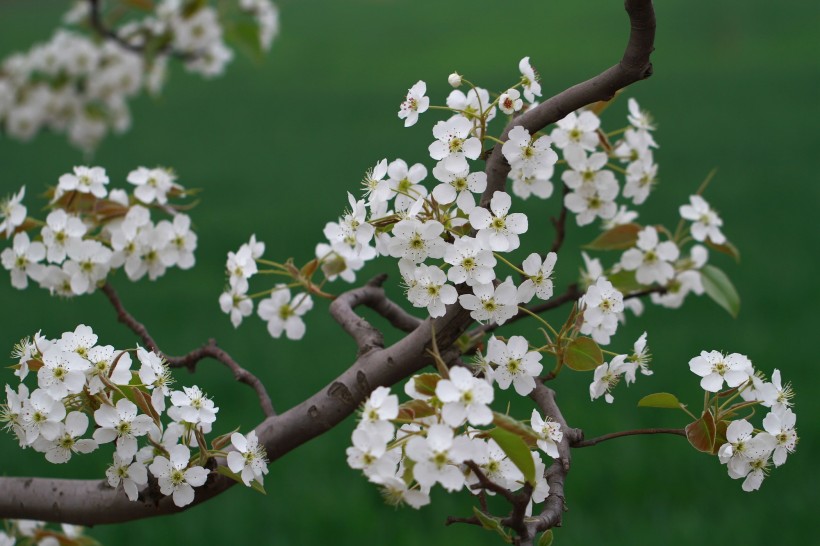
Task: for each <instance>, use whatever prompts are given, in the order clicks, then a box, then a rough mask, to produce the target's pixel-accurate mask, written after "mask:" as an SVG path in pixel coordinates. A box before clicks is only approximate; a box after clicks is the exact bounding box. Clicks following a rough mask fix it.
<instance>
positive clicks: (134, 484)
mask: <svg viewBox="0 0 820 546" xmlns="http://www.w3.org/2000/svg"><path fill="white" fill-rule="evenodd" d="M105 476H106V478H107V479H108V485H110V486H111V487H115V488H116V487H119V485H120V484H122V488H123V490H124V491H125V494H126V496H127V497H128V500H130V501H132V502H133V501H135V500H137V496H138V494H139V487H142V486H144V485H146V484H147V483H148V471H147V469H146V468H145V465H144V464H142V463H140V462H133V457H125V458H123V457H120V456H119V455H118V454H116V453H114V462H113V463H112V464H111V466H109V467H108V468H107V469H106V470H105Z"/></svg>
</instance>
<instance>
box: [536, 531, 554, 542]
mask: <svg viewBox="0 0 820 546" xmlns="http://www.w3.org/2000/svg"><path fill="white" fill-rule="evenodd" d="M553 538H554V537H553V536H552V529H547V530H546V532H545V533H544V534H543V535H541V538H539V539H538V546H551V545H552V540H553Z"/></svg>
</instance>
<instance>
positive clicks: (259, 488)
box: [216, 466, 268, 495]
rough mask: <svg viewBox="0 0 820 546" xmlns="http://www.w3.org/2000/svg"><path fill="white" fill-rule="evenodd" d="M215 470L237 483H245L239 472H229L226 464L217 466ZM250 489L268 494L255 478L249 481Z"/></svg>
mask: <svg viewBox="0 0 820 546" xmlns="http://www.w3.org/2000/svg"><path fill="white" fill-rule="evenodd" d="M216 471H217V472H218V473H220V474H222V475H223V476H226V477H228V478H230V479H232V480H233V481H235V482H237V483H241V484H242V485H245V482H243V481H242V478H241V477H240V476H239V474H236V473H235V472H231V469H230V468H228V467H227V466H219V467H217V469H216ZM251 489H253V490H254V491H258V492H259V493H262V494H263V495H267V494H268V492H267V491H265V488H264V487H263V486H262V484H261V483H259V482H258V481H256V480H253V481H252V482H251Z"/></svg>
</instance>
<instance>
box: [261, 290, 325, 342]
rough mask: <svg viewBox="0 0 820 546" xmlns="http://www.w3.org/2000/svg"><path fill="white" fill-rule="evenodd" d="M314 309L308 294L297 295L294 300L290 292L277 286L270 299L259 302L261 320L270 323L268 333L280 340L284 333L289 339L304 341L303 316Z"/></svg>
mask: <svg viewBox="0 0 820 546" xmlns="http://www.w3.org/2000/svg"><path fill="white" fill-rule="evenodd" d="M311 309H313V298H311V297H310V295H309V294H307V293H300V294H296V295H295V296H294V297H293V298H292V299H291V296H290V290H289V289H288V288H286V287H285V286H284V285H277V286H276V287H275V289H274V291H273V293H272V294H271V295H270V297H269V298H267V299H264V300H262V301H261V302H259V308H258V310H257V313H258V314H259V318H261V319H262V320H264V321H267V323H268V333H269V334H270V335H271V337H273V338H276V339H279V338H280V337H281V336H282V333H283V332H284V333H285V336H286V337H287V338H288V339H296V340H298V339H302V338H303V337H304V335H305V322H304V320H302V316H303V315H304V314H305V313H307V312H308V311H310V310H311Z"/></svg>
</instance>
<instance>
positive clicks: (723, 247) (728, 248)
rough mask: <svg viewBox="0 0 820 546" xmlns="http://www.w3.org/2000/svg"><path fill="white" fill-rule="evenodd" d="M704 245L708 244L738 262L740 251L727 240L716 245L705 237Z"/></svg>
mask: <svg viewBox="0 0 820 546" xmlns="http://www.w3.org/2000/svg"><path fill="white" fill-rule="evenodd" d="M706 246H708V247H709V248H711V249H712V250H716V251H718V252H723V253H724V254H728V255H729V256H731V257H732V258H734V259H735V261H736V262H737V263H740V251H739V250H738V249H737V247H736V246H735V245H733V244H732V243H730V242H729V241H726V242H725V243H723V244H720V245H718V244H715V243H713V242H712V240H711V239H706Z"/></svg>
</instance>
